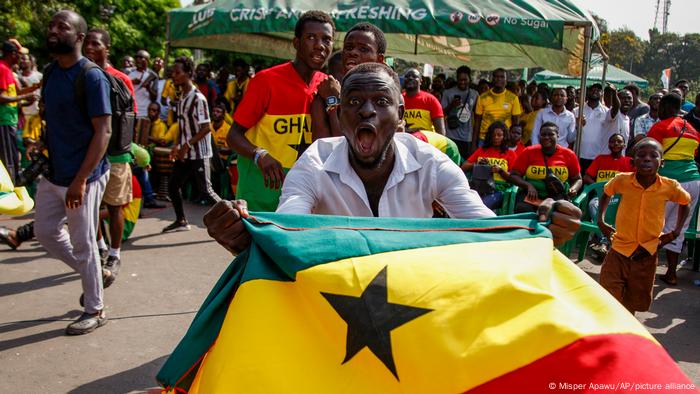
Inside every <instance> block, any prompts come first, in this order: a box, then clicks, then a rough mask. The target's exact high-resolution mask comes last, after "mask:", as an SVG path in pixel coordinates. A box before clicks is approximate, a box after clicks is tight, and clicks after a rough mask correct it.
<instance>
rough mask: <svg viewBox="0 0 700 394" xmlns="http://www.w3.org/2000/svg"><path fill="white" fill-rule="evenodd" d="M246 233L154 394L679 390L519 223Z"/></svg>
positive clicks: (645, 345) (257, 220) (309, 227)
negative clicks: (248, 241) (245, 242)
mask: <svg viewBox="0 0 700 394" xmlns="http://www.w3.org/2000/svg"><path fill="white" fill-rule="evenodd" d="M245 225H246V228H247V229H248V231H249V232H250V233H251V236H252V239H253V242H252V245H251V247H250V248H249V249H248V250H247V251H245V252H244V253H242V254H241V255H239V256H238V257H237V258H236V259H235V260H234V261H233V263H232V264H231V265H230V266H229V267H228V269H227V270H226V271H225V272H224V274H223V275H222V277H221V279H220V280H219V281H218V283H217V284H216V285H215V287H214V289H213V290H212V292H211V293H210V295H209V297H208V298H207V299H206V301H205V302H204V304H203V305H202V307H201V309H200V311H199V313H198V314H197V316H196V317H195V319H194V321H193V323H192V325H191V327H190V329H189V330H188V332H187V334H186V335H185V337H184V338H183V340H182V341H181V342H180V344H179V345H178V346H177V348H176V349H175V351H174V352H173V354H172V355H171V356H170V358H169V359H168V361H167V362H166V363H165V365H164V366H163V368H162V369H161V371H160V372H159V374H158V377H157V378H158V381H159V382H160V383H161V384H162V385H163V387H164V388H165V389H166V390H173V391H177V392H182V391H189V392H196V393H217V392H222V393H223V392H251V391H253V392H330V391H333V392H386V393H393V392H430V393H458V392H466V391H469V392H473V393H482V392H483V393H507V392H547V391H550V390H551V389H552V387H551V386H550V385H551V384H555V387H554V388H555V389H560V388H561V389H565V388H564V386H562V387H560V386H559V384H560V383H561V384H568V383H571V384H585V385H586V388H588V385H589V384H596V385H605V384H618V383H619V382H627V383H631V384H635V383H637V384H661V385H665V384H669V383H676V384H688V385H689V386H688V387H692V385H690V381H689V380H688V379H687V378H686V377H685V376H684V375H683V373H682V372H681V371H680V369H678V367H677V366H676V364H675V363H674V362H673V360H672V359H671V358H670V357H669V356H668V354H667V353H666V352H665V351H664V350H663V348H662V347H661V346H660V345H659V344H658V343H657V342H656V341H655V340H654V339H653V338H652V336H651V335H650V334H649V333H648V332H647V331H646V330H645V329H644V327H643V326H642V325H641V324H640V323H639V322H637V320H636V319H635V318H634V317H633V316H632V315H630V314H629V313H628V312H627V311H626V310H625V309H624V308H623V307H622V306H621V305H620V304H618V303H617V301H615V299H613V298H612V297H611V296H610V295H609V294H608V293H607V292H606V291H605V290H604V289H602V288H601V287H600V286H599V285H598V284H597V283H595V281H593V280H592V279H591V278H590V277H588V275H587V274H585V273H584V272H583V271H581V270H580V269H579V268H578V267H576V266H575V265H574V264H573V263H571V262H570V261H569V260H568V259H566V258H565V257H564V256H563V255H561V254H560V253H559V252H558V251H556V250H554V249H553V247H552V241H551V238H550V234H549V232H548V230H547V229H546V228H544V227H543V226H542V225H541V224H538V223H537V222H536V221H535V218H534V216H532V215H524V216H523V215H520V216H511V217H507V218H493V219H484V220H444V219H385V218H348V217H338V216H321V215H308V216H297V215H282V214H272V213H266V214H262V213H256V214H253V216H252V217H251V218H249V219H247V220H246V222H245ZM589 390H590V391H595V390H598V392H600V391H599V390H601V386H596V387H595V388H590V389H589ZM582 391H586V390H582ZM674 392H678V390H677V387H675V388H674Z"/></svg>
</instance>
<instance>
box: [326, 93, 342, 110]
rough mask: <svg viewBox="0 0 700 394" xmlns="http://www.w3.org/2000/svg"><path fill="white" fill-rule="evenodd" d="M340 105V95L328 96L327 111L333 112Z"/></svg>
mask: <svg viewBox="0 0 700 394" xmlns="http://www.w3.org/2000/svg"><path fill="white" fill-rule="evenodd" d="M339 105H340V100H338V97H336V96H328V97H326V112H331V111H333V110H334V109H336V108H338V106H339Z"/></svg>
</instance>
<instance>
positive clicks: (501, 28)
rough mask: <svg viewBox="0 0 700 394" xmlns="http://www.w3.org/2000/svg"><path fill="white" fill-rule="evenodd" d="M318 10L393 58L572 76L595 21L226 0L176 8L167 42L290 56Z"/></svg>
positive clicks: (522, 12) (407, 4)
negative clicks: (382, 43)
mask: <svg viewBox="0 0 700 394" xmlns="http://www.w3.org/2000/svg"><path fill="white" fill-rule="evenodd" d="M314 9H316V10H322V11H325V12H327V13H329V14H330V15H331V16H333V18H334V20H335V24H336V29H337V30H338V32H344V31H347V30H348V29H350V28H351V27H352V26H353V25H354V24H356V23H358V22H370V23H372V24H374V25H376V26H378V27H379V28H380V29H382V31H384V32H385V34H386V35H387V41H388V50H387V55H388V56H395V57H398V58H403V59H406V60H412V61H417V62H420V63H431V64H439V65H443V66H452V67H456V66H460V65H462V64H468V65H470V66H472V68H474V69H493V68H495V67H506V68H520V67H531V66H540V67H545V68H547V69H550V70H554V71H558V72H563V73H566V74H573V75H577V74H579V73H580V68H581V67H580V58H581V57H582V56H583V28H582V27H581V26H582V23H588V22H592V21H593V19H592V17H591V16H590V14H589V13H588V12H586V11H584V10H583V9H581V8H579V7H578V6H577V5H576V4H575V3H573V2H572V1H566V0H513V1H493V0H476V1H470V2H468V3H466V2H462V1H454V0H440V1H431V0H398V1H392V2H382V1H377V0H374V1H347V0H346V1H329V2H318V1H306V0H287V1H274V0H267V1H263V0H221V1H215V2H213V3H209V4H205V5H199V6H193V7H187V8H181V9H176V10H172V11H171V12H170V41H171V45H173V46H177V47H195V48H208V49H222V50H230V51H236V52H245V53H256V54H261V55H267V56H274V57H279V58H291V57H293V53H294V51H293V48H292V47H291V38H292V37H293V36H294V25H295V24H296V22H297V20H298V18H299V16H300V15H301V14H302V13H303V12H305V11H308V10H314ZM593 25H594V33H593V39H594V40H595V39H596V38H597V35H598V31H597V28H596V27H595V23H594V22H593ZM342 37H343V34H342V33H339V34H338V37H337V38H338V41H337V44H336V46H338V47H339V46H340V42H341V41H340V40H342Z"/></svg>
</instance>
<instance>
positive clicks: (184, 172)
mask: <svg viewBox="0 0 700 394" xmlns="http://www.w3.org/2000/svg"><path fill="white" fill-rule="evenodd" d="M210 171H211V170H210V169H209V159H200V160H185V161H179V160H178V161H176V162H175V165H174V166H173V172H172V174H171V175H170V180H169V181H168V195H169V196H170V200H172V203H173V208H174V209H175V217H176V220H178V221H182V220H185V209H184V207H183V206H182V187H183V186H184V185H185V183H186V182H187V180H188V179H189V178H190V176H191V177H193V179H194V182H195V184H196V185H197V188H198V189H199V190H200V191H201V192H202V197H205V198H206V197H208V198H209V199H210V200H211V201H220V200H221V198H220V197H219V196H218V195H217V194H216V192H214V189H213V188H212V187H211V180H210V179H209V173H210Z"/></svg>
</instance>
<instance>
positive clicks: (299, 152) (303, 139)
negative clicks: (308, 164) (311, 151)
mask: <svg viewBox="0 0 700 394" xmlns="http://www.w3.org/2000/svg"><path fill="white" fill-rule="evenodd" d="M309 138H311V134H309ZM309 146H311V144H309V143H307V142H306V133H302V134H301V140H300V141H299V143H298V144H289V147H290V148H292V149H294V150H295V151H297V158H299V157H300V156H301V155H302V154H303V153H304V151H306V148H308V147H309Z"/></svg>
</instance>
